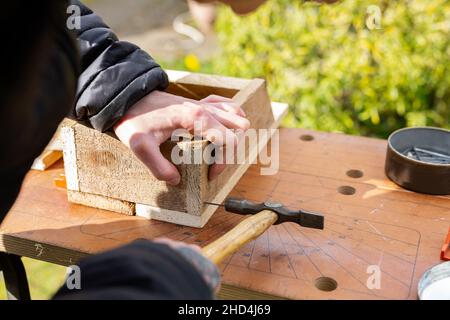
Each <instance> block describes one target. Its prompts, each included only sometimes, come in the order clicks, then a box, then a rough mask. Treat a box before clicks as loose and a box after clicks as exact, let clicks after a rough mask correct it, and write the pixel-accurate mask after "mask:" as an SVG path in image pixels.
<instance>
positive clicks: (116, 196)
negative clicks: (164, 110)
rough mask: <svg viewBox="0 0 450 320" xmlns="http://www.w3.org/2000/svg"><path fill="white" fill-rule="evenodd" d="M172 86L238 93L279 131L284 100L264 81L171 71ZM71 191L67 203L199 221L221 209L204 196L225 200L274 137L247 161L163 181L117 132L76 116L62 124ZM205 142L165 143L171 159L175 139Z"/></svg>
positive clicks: (186, 147) (202, 167) (236, 97)
mask: <svg viewBox="0 0 450 320" xmlns="http://www.w3.org/2000/svg"><path fill="white" fill-rule="evenodd" d="M168 74H169V79H170V86H169V88H168V90H167V91H168V92H171V93H174V94H177V95H182V96H185V97H188V98H192V99H202V98H205V97H207V96H209V95H211V94H216V95H221V96H225V97H229V98H233V101H234V102H236V103H237V104H239V105H240V106H241V107H242V108H243V110H244V111H245V112H246V114H247V116H248V119H249V120H250V122H251V127H252V128H262V129H270V128H272V129H274V128H277V127H278V124H279V121H280V119H281V118H282V116H283V115H284V114H285V112H286V111H287V106H286V105H285V104H280V103H271V102H270V100H269V97H268V94H267V90H266V85H265V81H264V80H261V79H255V80H245V79H236V78H228V77H220V76H213V75H203V74H193V73H186V72H178V71H169V72H168ZM61 134H62V140H63V145H64V147H63V151H64V163H65V173H66V180H67V192H68V199H69V201H70V202H74V203H79V204H84V205H87V206H92V207H96V208H101V209H106V210H112V211H116V212H120V213H123V214H127V215H138V216H142V217H146V218H148V219H157V220H163V221H168V222H173V223H177V224H181V225H187V226H193V227H202V226H204V225H205V224H206V222H207V221H208V219H209V218H210V217H211V215H212V214H213V213H214V211H215V210H216V209H217V206H214V205H206V204H205V202H214V203H220V202H222V201H223V200H224V199H225V198H226V196H227V195H228V193H229V192H230V191H231V189H232V188H233V187H234V186H235V184H236V183H237V182H238V180H239V179H240V177H241V176H242V175H243V174H244V172H245V171H246V170H247V168H248V167H249V165H250V163H252V162H253V161H254V159H256V157H257V155H258V153H259V152H260V150H261V149H262V148H263V147H264V145H265V144H266V143H267V141H268V140H269V139H270V134H268V135H267V136H265V137H264V138H263V140H265V141H259V143H258V145H250V146H249V145H248V144H247V146H246V148H247V150H246V159H247V161H245V163H243V164H233V165H227V168H226V169H225V171H224V172H223V173H222V174H221V175H220V176H219V177H218V178H217V179H215V180H213V181H209V180H208V165H207V164H205V163H200V164H181V165H178V166H177V168H178V170H179V172H180V174H181V182H180V184H179V185H177V186H170V185H168V184H166V183H165V182H162V181H158V180H157V179H156V178H155V177H153V175H152V174H151V173H150V171H149V170H148V169H147V168H146V167H145V166H144V164H142V163H141V162H140V161H139V160H138V159H137V158H136V157H135V155H134V154H133V153H132V151H131V150H129V149H128V148H127V147H126V146H125V145H123V144H122V143H121V142H120V141H119V140H118V139H117V137H116V136H115V135H114V134H113V133H101V132H98V131H96V130H94V129H92V128H90V127H88V126H85V125H83V124H79V123H76V122H72V123H66V124H65V126H64V127H63V128H62V130H61ZM208 143H209V142H207V141H191V142H171V141H167V142H166V143H164V144H163V145H162V146H161V148H162V150H163V154H165V155H166V157H168V158H169V159H170V157H169V155H170V150H171V149H172V147H173V146H174V145H175V144H177V145H178V147H179V148H180V149H181V150H183V152H191V153H192V154H193V155H195V154H198V153H199V152H203V150H204V148H205V147H206V146H207V145H208Z"/></svg>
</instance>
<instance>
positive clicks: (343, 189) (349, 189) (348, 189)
mask: <svg viewBox="0 0 450 320" xmlns="http://www.w3.org/2000/svg"><path fill="white" fill-rule="evenodd" d="M337 191H338V192H339V193H340V194H343V195H346V196H351V195H352V194H355V193H356V189H355V188H353V187H351V186H340V187H339V188H338V189H337Z"/></svg>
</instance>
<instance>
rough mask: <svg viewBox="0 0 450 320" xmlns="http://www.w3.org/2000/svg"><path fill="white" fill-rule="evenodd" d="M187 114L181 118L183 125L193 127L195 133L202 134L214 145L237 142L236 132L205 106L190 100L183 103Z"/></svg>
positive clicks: (232, 144) (189, 128)
mask: <svg viewBox="0 0 450 320" xmlns="http://www.w3.org/2000/svg"><path fill="white" fill-rule="evenodd" d="M183 106H184V107H185V114H184V116H182V117H181V118H180V121H181V122H182V127H183V128H185V129H188V130H191V129H193V131H194V135H196V136H201V137H203V138H205V139H206V140H208V141H211V142H212V143H213V144H214V145H219V146H222V145H231V146H234V145H236V144H237V136H236V134H235V133H234V132H233V131H231V130H230V129H228V128H227V127H225V126H224V125H223V124H221V123H220V122H219V121H218V120H217V119H216V118H214V116H213V115H212V114H211V112H210V111H208V109H207V108H206V107H205V106H199V105H196V104H193V103H190V102H186V103H184V104H183Z"/></svg>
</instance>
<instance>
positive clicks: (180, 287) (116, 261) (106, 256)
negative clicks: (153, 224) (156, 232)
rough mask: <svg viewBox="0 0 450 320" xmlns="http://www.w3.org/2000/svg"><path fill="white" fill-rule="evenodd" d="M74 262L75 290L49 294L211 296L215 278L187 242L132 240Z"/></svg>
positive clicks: (216, 283)
mask: <svg viewBox="0 0 450 320" xmlns="http://www.w3.org/2000/svg"><path fill="white" fill-rule="evenodd" d="M78 266H79V267H80V275H81V278H80V282H79V283H80V286H81V289H69V288H68V287H67V286H63V287H61V289H60V290H59V291H58V292H57V293H56V294H55V296H54V297H53V299H64V300H66V299H67V300H73V299H76V300H79V299H82V300H99V299H127V300H128V299H131V300H134V299H137V300H142V299H177V300H180V299H190V300H192V299H196V300H198V299H202V300H203V299H212V298H214V293H215V291H217V289H218V286H219V283H220V275H219V272H218V270H217V268H216V267H215V266H214V264H213V263H212V262H211V261H209V260H208V259H206V258H205V257H203V256H202V255H201V253H199V252H197V250H196V249H195V248H194V249H192V246H189V245H185V244H182V243H178V242H175V241H171V240H159V242H157V241H155V242H150V241H147V240H139V241H135V242H133V243H131V244H129V245H126V246H123V247H120V248H118V249H114V250H111V251H107V252H104V253H101V254H97V255H94V256H90V257H88V258H85V259H84V260H82V261H81V262H80V263H79V265H78Z"/></svg>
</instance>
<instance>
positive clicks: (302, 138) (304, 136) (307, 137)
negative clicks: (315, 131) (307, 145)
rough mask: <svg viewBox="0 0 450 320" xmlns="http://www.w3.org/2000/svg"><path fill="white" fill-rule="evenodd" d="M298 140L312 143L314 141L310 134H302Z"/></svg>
mask: <svg viewBox="0 0 450 320" xmlns="http://www.w3.org/2000/svg"><path fill="white" fill-rule="evenodd" d="M300 140H302V141H312V140H314V137H313V136H312V135H310V134H302V135H301V136H300Z"/></svg>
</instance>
